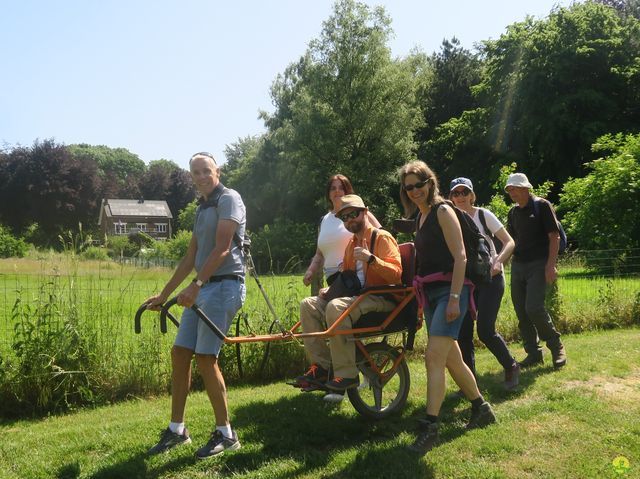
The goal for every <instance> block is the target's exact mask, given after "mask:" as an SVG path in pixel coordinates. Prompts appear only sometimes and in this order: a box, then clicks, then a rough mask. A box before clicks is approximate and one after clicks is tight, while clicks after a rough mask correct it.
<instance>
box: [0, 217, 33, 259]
mask: <svg viewBox="0 0 640 479" xmlns="http://www.w3.org/2000/svg"><path fill="white" fill-rule="evenodd" d="M28 249H29V245H28V244H27V243H26V242H25V241H24V240H23V239H22V238H16V237H15V236H13V235H12V234H11V233H10V232H9V231H8V230H7V229H6V228H5V227H4V226H2V225H0V258H11V257H12V256H14V257H16V258H22V257H23V256H24V255H25V254H26V253H27V250H28Z"/></svg>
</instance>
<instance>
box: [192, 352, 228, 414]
mask: <svg viewBox="0 0 640 479" xmlns="http://www.w3.org/2000/svg"><path fill="white" fill-rule="evenodd" d="M196 362H197V364H198V371H200V375H201V376H202V379H203V381H204V387H205V389H206V390H207V395H208V396H209V401H210V402H211V407H213V414H214V416H215V418H216V426H227V425H229V406H228V403H227V387H226V385H225V382H224V377H223V376H222V371H220V368H219V367H218V358H216V357H215V356H213V355H212V354H196Z"/></svg>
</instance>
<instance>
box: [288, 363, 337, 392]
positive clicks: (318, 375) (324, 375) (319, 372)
mask: <svg viewBox="0 0 640 479" xmlns="http://www.w3.org/2000/svg"><path fill="white" fill-rule="evenodd" d="M328 379H329V371H327V370H326V369H325V368H323V367H322V366H320V365H319V364H312V365H311V367H310V368H309V370H308V371H307V372H306V373H304V374H303V375H302V376H298V377H297V378H296V382H297V383H298V386H299V387H307V386H308V385H309V384H324V383H326V382H327V380H328Z"/></svg>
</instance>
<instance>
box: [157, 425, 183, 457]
mask: <svg viewBox="0 0 640 479" xmlns="http://www.w3.org/2000/svg"><path fill="white" fill-rule="evenodd" d="M180 444H191V437H190V436H189V430H188V429H187V428H186V427H185V428H184V431H183V432H182V434H176V433H175V432H172V431H171V429H169V428H166V429H165V430H164V431H162V432H161V433H160V440H159V441H158V444H156V445H155V446H153V447H152V448H151V449H149V450H148V451H147V454H149V455H153V454H160V453H161V452H166V451H168V450H169V449H171V448H174V447H176V446H179V445H180Z"/></svg>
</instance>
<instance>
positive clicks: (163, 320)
mask: <svg viewBox="0 0 640 479" xmlns="http://www.w3.org/2000/svg"><path fill="white" fill-rule="evenodd" d="M177 303H178V297H177V296H176V297H174V298H171V299H170V300H169V301H167V302H166V303H164V304H163V305H162V306H160V331H162V332H163V333H166V332H167V315H169V318H170V319H171V321H172V322H173V324H176V325H177V321H176V320H175V318H174V317H173V315H172V314H171V313H170V312H169V308H171V306H175V305H176V304H177Z"/></svg>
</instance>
